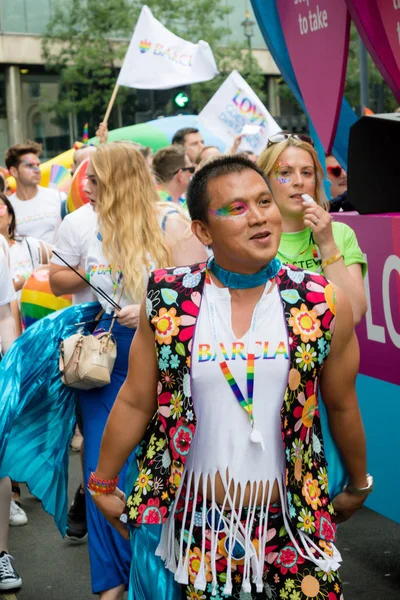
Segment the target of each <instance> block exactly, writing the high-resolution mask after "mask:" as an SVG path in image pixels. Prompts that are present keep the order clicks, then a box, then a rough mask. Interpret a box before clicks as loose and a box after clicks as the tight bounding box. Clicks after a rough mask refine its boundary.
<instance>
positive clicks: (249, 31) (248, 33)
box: [240, 10, 256, 50]
mask: <svg viewBox="0 0 400 600" xmlns="http://www.w3.org/2000/svg"><path fill="white" fill-rule="evenodd" d="M240 24H241V26H242V27H243V32H244V36H245V37H246V38H247V43H248V45H249V50H251V38H252V37H253V35H254V31H253V27H254V25H255V24H256V23H255V21H252V20H251V19H250V13H249V11H248V10H246V12H245V13H244V21H242V22H241V23H240Z"/></svg>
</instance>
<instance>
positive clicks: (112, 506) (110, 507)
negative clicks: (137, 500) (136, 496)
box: [91, 488, 129, 540]
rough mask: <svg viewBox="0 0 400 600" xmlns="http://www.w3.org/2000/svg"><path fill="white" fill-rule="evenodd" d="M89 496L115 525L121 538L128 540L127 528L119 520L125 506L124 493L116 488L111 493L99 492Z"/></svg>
mask: <svg viewBox="0 0 400 600" xmlns="http://www.w3.org/2000/svg"><path fill="white" fill-rule="evenodd" d="M91 498H92V500H93V502H94V503H95V505H96V506H97V508H98V509H99V511H100V512H101V513H102V514H103V515H104V516H105V518H106V519H107V521H109V522H110V523H111V525H112V526H113V527H115V529H116V530H117V531H118V533H120V534H121V535H122V537H123V538H125V539H126V540H129V530H128V528H127V527H125V525H124V524H123V523H121V521H120V520H119V518H120V516H121V515H122V513H123V511H124V508H125V494H124V493H123V492H122V491H121V490H120V489H118V488H116V489H115V491H114V493H113V494H99V495H98V496H92V497H91Z"/></svg>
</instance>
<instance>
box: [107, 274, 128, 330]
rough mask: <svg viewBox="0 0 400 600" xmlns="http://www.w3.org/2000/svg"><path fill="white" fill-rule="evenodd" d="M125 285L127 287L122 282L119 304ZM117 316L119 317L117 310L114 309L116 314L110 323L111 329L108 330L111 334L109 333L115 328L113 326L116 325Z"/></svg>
mask: <svg viewBox="0 0 400 600" xmlns="http://www.w3.org/2000/svg"><path fill="white" fill-rule="evenodd" d="M124 287H125V286H124V284H122V286H121V291H120V293H119V296H118V301H117V304H119V303H120V301H121V298H122V294H123V292H124ZM116 318H117V317H116V315H115V311H114V316H113V318H112V321H111V324H110V329H109V330H108V334H109V335H111V333H112V330H113V327H114V323H115V320H116Z"/></svg>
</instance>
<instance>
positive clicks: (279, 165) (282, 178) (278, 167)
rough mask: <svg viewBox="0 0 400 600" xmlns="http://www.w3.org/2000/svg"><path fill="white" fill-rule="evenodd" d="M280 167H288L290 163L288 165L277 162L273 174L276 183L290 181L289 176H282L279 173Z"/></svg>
mask: <svg viewBox="0 0 400 600" xmlns="http://www.w3.org/2000/svg"><path fill="white" fill-rule="evenodd" d="M282 167H286V168H289V167H290V165H288V164H287V163H284V162H277V163H276V165H275V167H274V175H275V179H276V180H277V182H278V183H282V184H283V183H290V181H291V179H290V177H282V176H281V175H280V174H279V169H281V168H282Z"/></svg>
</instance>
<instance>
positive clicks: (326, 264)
mask: <svg viewBox="0 0 400 600" xmlns="http://www.w3.org/2000/svg"><path fill="white" fill-rule="evenodd" d="M342 257H343V254H342V253H341V252H340V250H338V252H336V254H334V255H333V256H331V257H330V258H328V259H326V260H323V261H322V265H321V266H322V268H323V269H325V268H326V267H329V265H333V263H335V262H336V261H338V260H339V259H340V258H342Z"/></svg>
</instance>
